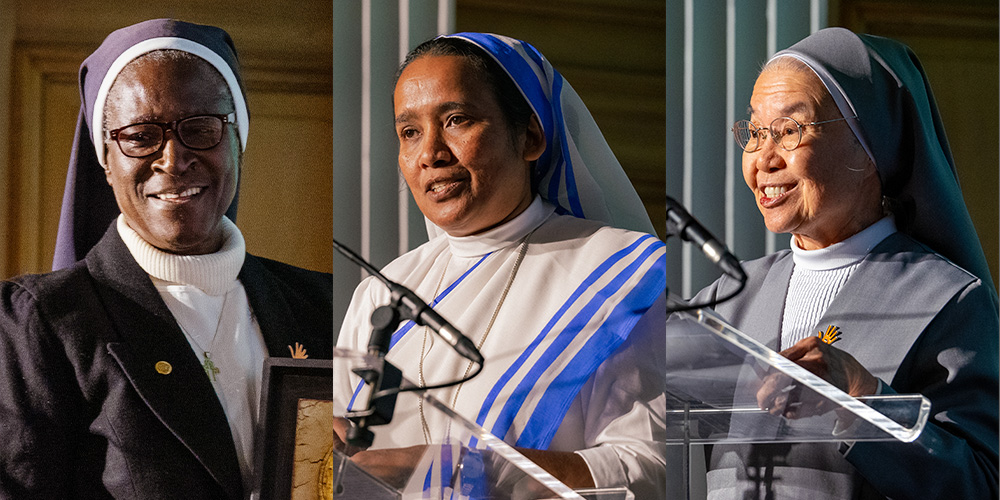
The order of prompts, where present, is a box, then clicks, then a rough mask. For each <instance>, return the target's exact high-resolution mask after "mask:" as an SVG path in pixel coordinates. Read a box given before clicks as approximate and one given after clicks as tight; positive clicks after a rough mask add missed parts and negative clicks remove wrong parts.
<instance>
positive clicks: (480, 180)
mask: <svg viewBox="0 0 1000 500" xmlns="http://www.w3.org/2000/svg"><path fill="white" fill-rule="evenodd" d="M394 111H395V125H396V132H397V138H398V139H399V169H400V172H401V174H402V176H403V177H404V178H405V179H406V182H407V184H408V185H409V188H410V191H411V192H412V193H413V197H414V199H415V200H416V203H417V206H418V207H419V208H420V210H421V212H422V213H423V214H424V216H425V217H426V219H427V221H428V222H429V230H430V232H431V234H432V237H431V239H430V241H429V242H427V243H426V244H424V245H422V246H420V247H418V248H416V249H414V250H412V251H411V252H409V253H407V254H405V255H403V256H401V257H399V258H398V259H396V260H395V261H393V262H392V263H390V264H389V265H388V266H386V268H385V269H384V273H385V274H386V275H387V276H388V277H389V278H390V279H392V280H394V281H398V282H400V283H402V284H404V285H406V286H408V287H410V288H412V289H414V290H415V291H416V293H417V294H418V295H419V296H421V297H424V298H425V300H427V301H428V302H429V303H431V305H432V306H433V307H434V308H435V310H437V311H439V312H440V313H441V315H442V316H444V317H445V318H447V319H448V320H449V321H450V322H451V323H453V324H454V325H455V326H456V327H457V328H458V329H459V330H461V331H462V332H464V334H465V335H466V336H468V337H469V338H470V339H471V341H472V342H473V343H475V344H476V345H477V347H478V348H479V349H480V351H481V352H482V353H483V356H484V357H485V359H486V361H485V364H484V368H483V371H482V373H480V374H479V375H478V376H477V377H475V378H473V379H471V380H469V381H467V382H465V383H463V384H461V385H458V386H453V387H449V388H446V389H439V390H435V391H431V393H432V394H433V395H434V396H435V397H437V398H438V399H439V400H440V401H442V402H443V403H444V404H446V405H449V406H451V407H452V408H454V410H455V411H457V412H458V413H460V414H462V415H463V416H465V417H466V418H468V419H470V420H472V421H474V422H476V423H477V424H479V425H480V426H482V427H485V428H486V429H487V430H488V431H489V432H491V433H492V434H493V435H495V436H498V437H500V438H501V439H503V440H505V441H507V443H508V444H511V445H513V446H515V447H517V448H519V449H520V450H521V451H522V452H523V453H524V454H525V456H527V457H528V458H529V459H531V460H533V461H534V462H536V463H537V464H539V465H541V466H542V467H543V468H544V469H546V470H547V471H548V472H550V473H552V474H553V475H554V476H555V477H556V478H558V479H560V480H562V481H563V482H564V483H565V484H567V485H568V486H571V487H587V486H595V485H596V486H598V487H608V486H624V487H627V488H629V489H631V490H632V491H633V492H634V493H635V494H636V498H663V497H664V494H665V493H664V488H665V487H666V486H667V484H666V480H665V473H666V465H665V454H666V450H665V448H666V447H665V445H664V443H663V436H664V434H663V426H664V423H663V414H662V412H663V408H664V406H663V399H662V386H663V377H662V373H663V363H664V360H663V353H664V343H663V342H664V322H665V315H666V308H665V302H664V290H665V286H666V283H665V279H666V278H665V271H664V269H665V258H664V255H665V254H664V244H663V242H662V241H660V240H659V239H658V238H656V237H655V236H653V235H651V234H649V233H651V232H652V231H653V228H652V225H651V224H650V222H649V218H648V217H647V216H646V213H645V210H644V208H643V205H642V203H641V202H640V200H639V198H638V196H637V195H636V193H635V191H634V190H633V188H632V186H631V184H630V183H629V180H628V178H627V177H626V176H625V174H624V172H623V171H622V168H621V166H620V165H619V164H618V161H617V160H616V159H615V157H614V155H613V154H612V152H611V150H610V149H609V148H608V145H607V143H606V142H605V140H604V138H603V136H602V135H601V133H600V131H599V130H598V129H597V125H596V124H595V123H594V120H593V118H591V116H590V113H589V112H588V111H587V109H586V107H585V106H584V105H583V103H582V102H581V101H580V98H579V97H578V96H577V94H576V92H575V91H573V89H572V87H570V86H569V84H568V83H567V82H566V81H565V80H563V78H562V76H561V75H560V74H559V73H558V72H557V71H556V70H555V69H553V68H552V66H551V65H550V64H549V62H548V61H547V60H546V59H545V58H544V56H542V55H541V53H539V52H538V51H537V50H536V49H535V48H534V47H532V46H531V45H529V44H527V43H525V42H522V41H520V40H514V39H511V38H507V37H503V36H497V35H490V34H484V33H460V34H456V35H451V36H447V37H440V38H436V39H434V40H431V41H428V42H425V43H424V44H422V45H420V46H418V47H417V48H416V49H414V50H413V51H412V52H411V53H410V54H409V55H408V56H407V58H406V60H405V62H404V63H403V65H402V67H401V69H400V72H399V73H398V77H397V82H396V85H395V92H394ZM388 302H389V293H388V291H387V290H386V288H385V287H384V286H383V285H382V284H381V283H379V282H378V281H375V280H373V279H367V280H365V281H364V282H362V283H361V285H360V286H359V287H358V289H357V291H356V292H355V295H354V298H353V301H352V303H351V306H350V309H349V311H348V314H347V317H346V319H345V321H344V326H343V328H342V330H341V334H340V337H339V338H338V347H343V348H347V349H351V350H360V351H364V349H365V345H366V344H367V342H368V337H369V333H370V331H371V326H370V323H369V319H368V318H369V316H370V315H371V312H372V310H373V309H374V308H375V307H376V306H378V305H383V304H387V303H388ZM387 359H389V360H390V361H392V362H393V363H396V364H397V366H399V367H400V368H401V369H402V371H403V374H404V376H406V377H408V378H410V379H411V380H413V381H414V382H416V383H418V384H420V385H431V384H432V383H440V382H444V381H449V380H456V379H460V378H462V377H463V375H468V374H469V373H470V371H471V370H472V369H473V366H472V365H471V363H470V362H469V361H467V360H465V359H464V358H461V357H459V356H457V355H456V354H455V352H454V351H453V350H452V349H451V348H450V346H448V345H447V344H446V343H445V342H443V341H441V340H439V339H437V338H436V336H435V335H434V334H433V332H431V331H429V330H428V329H426V328H423V327H420V326H416V325H414V324H413V323H405V324H404V325H402V326H401V327H400V329H399V330H398V331H397V332H396V333H395V334H394V335H393V339H392V346H391V347H390V349H389V352H388V355H387ZM336 382H337V385H336V387H338V389H337V390H335V391H334V392H335V398H336V397H342V398H344V399H345V403H348V405H349V406H350V407H351V408H354V406H353V405H354V404H355V401H354V400H353V398H354V397H355V395H356V394H357V391H358V390H359V389H360V385H359V383H358V381H357V378H356V377H353V376H351V377H341V378H339V379H337V381H336ZM348 399H350V401H347V400H348ZM447 426H448V422H447V421H445V420H444V419H442V418H440V417H438V416H435V413H432V412H430V411H428V410H427V409H426V408H421V407H417V408H406V409H400V408H397V410H396V415H395V417H394V420H393V429H391V430H390V429H383V428H376V429H373V430H374V431H375V442H374V445H373V446H372V448H371V449H369V450H366V451H360V452H357V453H354V454H353V457H352V458H353V460H354V461H355V462H356V463H359V464H361V465H362V466H364V467H366V468H368V469H369V470H371V471H377V473H378V474H379V475H380V476H382V477H384V478H387V479H389V480H390V482H395V483H397V484H398V483H405V482H407V478H408V476H409V474H410V471H411V469H412V467H413V465H414V464H415V463H417V461H418V460H419V458H420V457H421V456H423V454H424V452H425V451H427V450H433V445H437V444H440V442H439V441H436V439H437V438H435V436H442V435H445V434H446V433H447V432H446V431H447ZM341 431H343V429H341ZM339 435H340V436H343V435H344V433H343V432H340V434H339ZM466 444H468V443H466ZM415 476H416V475H415ZM423 479H424V478H422V477H416V478H415V479H410V480H409V481H410V482H411V483H412V482H413V481H416V482H417V483H419V484H417V487H420V485H421V484H423ZM442 483H443V484H447V481H443V482H442Z"/></svg>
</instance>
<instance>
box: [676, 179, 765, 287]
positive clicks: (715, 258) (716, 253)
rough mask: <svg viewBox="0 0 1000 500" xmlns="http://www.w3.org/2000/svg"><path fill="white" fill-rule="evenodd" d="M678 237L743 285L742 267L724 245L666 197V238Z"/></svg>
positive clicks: (679, 205)
mask: <svg viewBox="0 0 1000 500" xmlns="http://www.w3.org/2000/svg"><path fill="white" fill-rule="evenodd" d="M674 234H675V235H677V236H680V238H681V239H682V240H685V241H689V242H691V243H694V244H695V245H697V246H698V247H699V248H701V251H702V252H704V253H705V256H706V257H708V260H710V261H712V263H713V264H715V265H716V266H718V267H719V268H720V269H722V271H723V272H724V273H726V274H728V275H729V276H731V277H732V278H733V279H735V280H738V281H739V282H740V283H745V282H746V280H747V275H746V273H745V272H743V266H742V265H740V261H739V259H737V258H736V256H734V255H733V254H732V253H730V252H729V250H728V249H727V248H726V246H725V245H723V244H722V243H720V242H719V240H717V239H715V236H712V233H710V232H708V230H707V229H705V227H704V226H702V225H701V223H699V222H698V221H697V220H695V218H694V217H693V216H691V214H690V213H688V211H687V209H685V208H684V205H681V204H680V203H679V202H678V201H677V200H675V199H673V198H671V197H670V196H667V236H670V235H674Z"/></svg>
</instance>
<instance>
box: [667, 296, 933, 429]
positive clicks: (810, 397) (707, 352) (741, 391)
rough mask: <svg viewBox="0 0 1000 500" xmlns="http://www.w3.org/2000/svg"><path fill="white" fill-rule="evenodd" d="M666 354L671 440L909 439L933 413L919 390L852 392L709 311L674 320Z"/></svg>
mask: <svg viewBox="0 0 1000 500" xmlns="http://www.w3.org/2000/svg"><path fill="white" fill-rule="evenodd" d="M671 304H673V305H679V304H681V303H680V302H679V301H678V300H677V299H676V298H674V297H672V296H671V297H669V298H668V307H670V305H671ZM668 310H669V309H668ZM667 358H668V369H667V373H666V378H667V396H668V408H667V421H668V429H671V428H672V429H675V431H674V432H671V434H670V436H669V437H668V444H691V443H718V442H731V443H732V442H747V443H764V442H806V441H810V442H823V441H830V442H834V441H884V440H898V441H902V442H911V441H913V440H914V439H916V438H917V437H918V436H919V435H920V433H921V432H922V431H923V428H924V425H925V424H926V423H927V418H928V416H929V414H930V402H929V401H928V400H927V398H926V397H924V396H923V395H920V394H915V395H895V394H894V395H885V396H868V397H863V398H854V397H851V396H850V395H848V394H847V393H845V392H843V391H841V390H840V389H838V388H837V387H835V386H833V385H831V384H829V383H827V382H826V381H825V380H823V379H822V378H820V377H818V376H816V375H814V374H813V373H811V372H809V371H807V370H806V369H805V368H802V367H801V366H799V365H797V364H795V363H794V362H792V361H790V360H789V359H787V358H785V357H784V356H781V355H780V354H778V353H777V352H775V351H774V350H772V349H769V348H768V347H766V346H764V345H763V344H761V343H760V342H757V341H756V340H754V339H752V338H750V337H748V336H747V335H745V334H744V333H742V332H740V331H739V330H737V329H736V328H734V327H733V326H732V325H730V324H728V323H727V322H726V321H725V320H724V319H722V318H721V317H720V316H719V315H718V314H716V313H715V312H714V311H711V310H707V309H695V310H691V311H682V312H676V313H673V314H672V315H671V316H670V317H669V318H668V320H667ZM762 387H768V388H770V389H771V390H769V391H765V390H762ZM765 393H766V394H770V395H777V397H774V398H765V401H769V402H770V403H771V404H773V405H774V407H773V408H769V409H768V408H765V409H762V408H761V407H760V406H761V404H760V403H758V397H759V396H758V394H765ZM786 411H787V412H788V413H787V414H786V413H785V412H786ZM795 412H798V413H799V415H798V416H795V415H794V413H795ZM803 414H804V415H803ZM786 415H790V417H789V416H786Z"/></svg>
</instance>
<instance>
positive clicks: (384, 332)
mask: <svg viewBox="0 0 1000 500" xmlns="http://www.w3.org/2000/svg"><path fill="white" fill-rule="evenodd" d="M333 247H334V248H336V249H337V251H338V252H340V253H341V254H343V255H344V256H345V257H347V258H348V259H349V260H350V261H351V262H354V263H355V264H357V265H359V266H361V268H362V269H364V270H365V271H368V273H369V274H371V275H372V276H375V278H376V279H378V280H379V281H381V282H382V283H384V284H385V285H386V286H387V287H388V288H389V293H390V295H391V297H392V299H391V301H390V303H389V304H388V305H384V306H379V307H377V308H375V310H374V311H373V312H372V315H371V323H372V334H371V338H370V339H369V341H368V354H369V355H371V356H374V357H375V358H376V359H377V361H376V362H375V363H373V365H372V366H366V367H356V368H353V369H352V371H353V372H354V373H355V374H356V375H358V376H359V377H361V378H362V379H363V380H364V382H365V384H367V385H369V386H370V387H371V390H370V391H369V393H368V397H367V404H366V405H365V407H364V408H363V409H361V410H350V411H348V412H347V413H346V414H345V415H344V416H345V417H346V418H347V419H348V420H350V421H351V422H352V423H353V425H352V426H351V428H350V429H348V431H347V436H346V437H347V441H348V443H349V444H351V445H352V446H358V447H360V448H368V447H369V446H371V445H372V443H373V441H374V438H375V435H374V434H373V433H372V431H371V430H369V429H368V428H369V427H372V426H376V425H385V424H388V423H389V422H391V421H392V415H393V413H394V411H395V406H396V395H397V394H399V393H400V392H408V391H427V390H431V389H441V388H444V387H451V386H454V385H458V384H461V383H463V382H466V381H468V380H471V379H472V378H474V377H475V376H476V375H479V373H480V372H481V371H482V370H483V355H482V354H481V353H480V352H479V349H477V348H476V346H475V344H473V343H472V341H471V340H469V338H468V337H466V336H465V335H462V333H461V332H459V331H458V329H457V328H455V327H454V326H452V325H451V324H450V323H448V321H446V320H445V319H444V318H442V317H441V315H440V314H438V313H437V311H435V310H433V309H431V307H430V306H428V305H427V303H426V302H424V301H423V300H421V299H420V297H418V296H417V294H415V293H413V291H412V290H410V289H409V288H406V287H405V286H403V285H400V284H399V283H396V282H394V281H392V280H390V279H389V278H386V277H385V276H384V275H383V274H382V273H380V272H379V270H378V269H375V266H372V265H371V264H370V263H369V262H368V261H366V260H365V259H363V258H361V256H359V255H358V254H356V253H354V251H353V250H351V249H349V248H347V247H345V246H344V245H342V244H340V242H339V241H337V240H333ZM407 319H409V320H413V322H414V323H416V324H418V325H422V326H426V327H428V328H430V329H431V330H434V332H435V333H437V334H438V335H439V336H441V338H443V339H444V340H445V341H446V342H448V344H449V345H451V346H452V348H454V349H455V350H456V351H458V353H459V354H461V355H462V356H463V357H465V358H466V359H469V360H471V361H473V362H474V363H475V364H476V369H475V370H473V371H472V372H470V373H468V374H467V375H466V376H465V377H463V378H461V379H458V380H454V381H450V382H444V383H440V384H435V385H428V386H413V385H409V386H405V387H404V386H403V383H402V382H403V376H402V373H401V372H400V371H399V369H398V368H396V367H395V366H392V364H390V363H389V362H388V361H385V359H384V358H385V355H386V353H388V352H389V346H390V343H391V341H392V334H393V333H394V332H395V331H396V329H397V328H399V324H400V323H401V322H402V321H403V320H407Z"/></svg>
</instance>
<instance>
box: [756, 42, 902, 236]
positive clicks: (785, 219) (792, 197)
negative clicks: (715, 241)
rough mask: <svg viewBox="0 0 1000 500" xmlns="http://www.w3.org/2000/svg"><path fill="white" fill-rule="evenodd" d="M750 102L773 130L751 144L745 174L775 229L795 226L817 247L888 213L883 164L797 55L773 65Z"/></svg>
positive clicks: (796, 232) (760, 120)
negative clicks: (883, 201) (869, 152)
mask: <svg viewBox="0 0 1000 500" xmlns="http://www.w3.org/2000/svg"><path fill="white" fill-rule="evenodd" d="M750 109H751V111H752V112H751V115H750V118H751V121H750V124H751V125H753V126H754V127H755V128H757V129H758V130H761V131H762V135H766V136H767V137H762V138H761V139H760V141H759V142H758V143H757V144H758V145H757V147H756V148H755V149H754V150H747V148H744V153H743V179H744V180H745V181H746V183H747V186H748V187H749V188H750V190H751V191H753V192H754V198H755V199H756V200H757V208H759V209H760V213H761V215H763V216H764V224H765V225H766V226H767V229H768V230H769V231H771V232H775V233H792V235H793V236H794V238H795V242H796V244H797V245H799V247H800V248H803V249H805V250H815V249H818V248H825V247H828V246H830V245H832V244H834V243H837V242H840V241H843V240H845V239H846V238H847V237H849V236H851V235H854V234H855V233H857V232H858V231H860V230H862V229H864V228H866V227H868V226H870V225H871V224H873V223H874V222H875V221H877V220H879V219H881V218H882V216H883V214H882V204H881V199H882V188H881V185H880V182H879V178H878V172H877V171H876V170H875V165H874V163H872V162H871V160H870V159H869V158H868V156H867V154H866V153H865V151H864V149H862V148H861V147H860V144H859V143H858V140H857V138H856V137H855V136H854V133H853V132H852V131H851V128H850V127H849V126H848V124H847V123H846V122H845V121H844V117H843V116H841V114H840V111H839V110H838V109H837V105H836V104H835V103H834V101H833V97H832V96H831V95H830V93H829V92H827V90H826V88H825V87H824V86H823V83H822V82H821V81H820V79H819V77H817V76H816V74H815V73H813V72H812V71H811V70H810V69H809V68H808V67H807V66H805V65H804V64H802V63H800V62H798V61H797V60H794V59H789V58H779V59H777V60H776V62H775V63H772V64H770V65H768V66H767V67H766V68H765V69H764V70H763V71H762V72H761V74H760V77H759V78H757V83H756V84H755V85H754V89H753V96H752V97H751V98H750ZM764 124H770V126H768V127H766V128H765V126H764ZM802 124H809V125H808V126H806V125H802ZM768 137H769V138H768ZM788 137H795V138H798V140H793V141H789V140H788Z"/></svg>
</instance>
